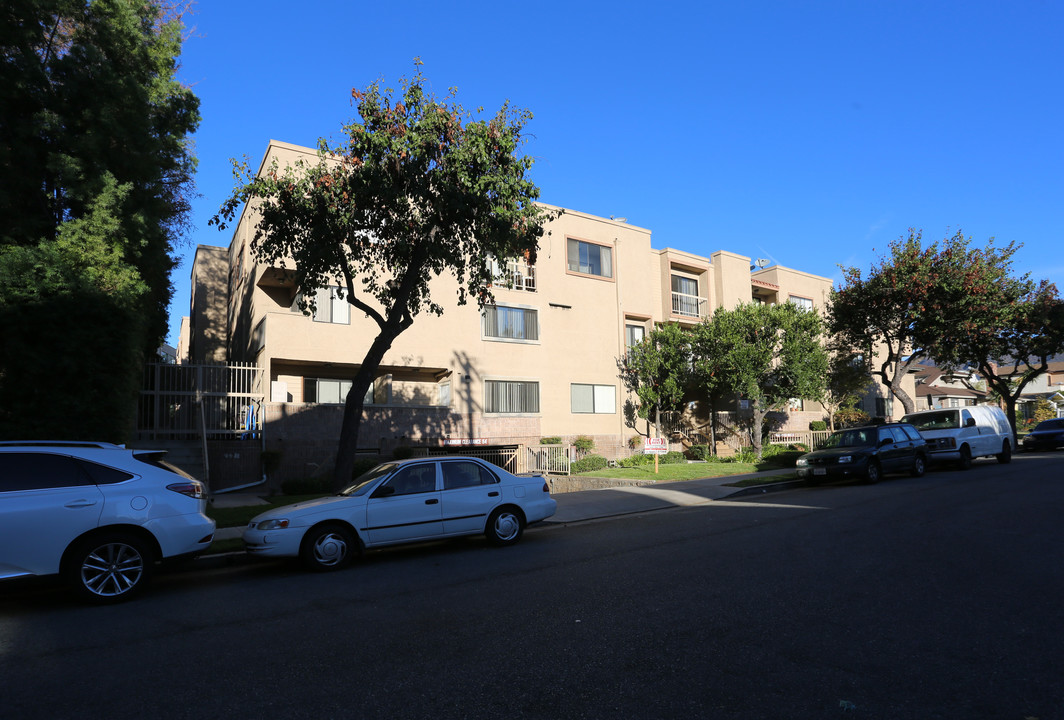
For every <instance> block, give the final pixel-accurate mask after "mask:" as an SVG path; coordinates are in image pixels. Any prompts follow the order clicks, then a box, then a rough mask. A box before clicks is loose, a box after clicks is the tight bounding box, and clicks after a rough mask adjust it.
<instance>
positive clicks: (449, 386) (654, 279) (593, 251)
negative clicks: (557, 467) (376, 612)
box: [189, 141, 831, 472]
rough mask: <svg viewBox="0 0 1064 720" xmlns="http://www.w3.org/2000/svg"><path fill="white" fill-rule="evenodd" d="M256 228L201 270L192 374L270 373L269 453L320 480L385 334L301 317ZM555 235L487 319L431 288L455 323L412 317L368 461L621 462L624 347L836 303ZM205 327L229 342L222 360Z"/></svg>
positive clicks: (738, 261)
mask: <svg viewBox="0 0 1064 720" xmlns="http://www.w3.org/2000/svg"><path fill="white" fill-rule="evenodd" d="M300 157H304V158H305V159H307V160H309V161H312V162H313V161H315V160H316V156H315V154H314V151H312V150H310V149H307V148H302V147H298V146H294V145H289V144H286V143H281V142H277V141H271V142H270V144H269V147H268V149H267V152H266V156H265V158H264V160H263V166H267V165H269V164H270V163H271V162H272V161H273V160H275V159H276V160H277V161H278V162H279V163H281V164H286V163H290V162H293V161H295V160H296V159H299V158H300ZM552 209H557V208H552ZM254 223H255V217H254V214H253V208H245V210H244V214H243V215H242V217H241V218H240V220H239V223H238V224H237V226H236V228H235V231H234V233H233V237H232V241H231V243H230V245H229V249H228V257H227V259H226V260H227V261H226V262H221V261H220V259H219V256H218V255H217V251H216V250H215V249H205V248H200V251H201V253H202V257H201V256H200V254H199V253H198V254H197V261H196V264H195V267H194V268H193V278H192V279H193V285H194V290H193V298H194V301H193V304H194V307H193V312H194V313H196V312H199V313H201V315H203V317H201V318H199V319H197V318H195V317H193V318H192V320H191V322H190V323H189V326H190V327H191V329H192V330H193V336H194V341H193V342H191V343H190V345H191V346H192V347H193V348H194V349H195V350H196V352H195V353H192V354H191V355H190V357H189V360H190V361H192V362H198V361H203V360H207V361H210V360H213V359H216V358H217V357H218V355H219V353H221V354H224V355H225V356H226V357H227V358H228V359H229V360H230V361H241V362H254V363H256V364H258V365H259V366H260V367H262V368H264V370H265V372H264V377H265V378H266V381H267V383H268V387H266V388H264V393H265V400H266V402H265V407H264V420H265V436H266V444H267V447H268V448H271V449H281V450H282V454H283V455H284V456H285V458H286V464H290V463H295V464H296V465H297V466H301V467H303V468H304V470H305V471H306V472H310V471H313V469H314V468H315V467H322V466H327V465H328V464H329V463H330V462H331V458H332V452H333V451H334V450H335V443H336V438H337V437H338V436H339V427H340V421H341V416H342V412H343V408H342V405H341V403H342V401H343V398H344V397H345V396H346V393H347V389H348V388H349V387H350V380H351V378H352V377H354V375H355V373H356V371H357V370H358V366H359V362H360V361H361V359H362V357H363V355H364V353H365V350H366V348H367V347H368V346H369V343H370V342H371V340H372V338H373V337H374V336H375V335H376V334H377V327H376V325H375V324H374V323H373V321H371V320H370V319H368V318H366V317H364V316H363V315H362V314H361V313H359V312H358V311H357V310H355V309H353V308H352V307H351V306H350V305H349V304H348V303H347V302H346V301H344V300H339V299H337V298H336V297H335V296H334V295H331V294H330V292H329V291H328V290H324V291H318V295H317V309H316V311H315V313H314V315H313V316H307V315H305V314H303V312H301V311H300V310H299V307H298V304H297V299H298V293H299V292H300V288H297V287H294V286H293V285H292V284H291V282H290V281H288V280H286V278H285V275H284V273H282V272H279V271H278V269H276V268H272V267H268V266H266V265H263V264H261V263H258V262H256V261H255V258H254V256H253V255H252V251H251V242H252V239H253V237H254ZM547 230H548V232H547V233H546V234H545V235H544V237H543V238H542V241H541V245H540V248H539V252H538V257H537V261H536V264H535V266H529V265H527V264H526V263H525V262H524V261H523V260H517V261H514V260H510V261H506V260H505V259H500V260H499V261H498V262H497V263H496V272H497V276H498V277H499V278H500V282H499V284H498V285H497V286H496V287H495V288H494V289H493V290H494V295H495V305H494V306H492V307H489V308H486V309H485V310H484V311H481V310H480V309H478V308H477V307H476V305H475V304H469V305H466V306H459V305H458V304H457V293H456V288H457V284H456V281H455V280H454V278H452V277H449V276H441V277H438V278H436V279H435V280H434V281H433V283H432V295H433V298H434V299H435V300H437V301H438V302H440V303H441V304H442V305H443V306H444V308H445V312H444V313H443V315H442V316H439V317H437V316H434V315H430V314H422V315H420V316H418V317H417V318H416V319H415V322H414V325H413V326H412V327H411V328H410V329H409V330H407V331H406V332H405V333H403V334H402V335H401V336H399V338H398V339H397V340H396V342H395V343H394V345H393V346H392V348H391V350H390V351H389V352H388V354H387V355H386V357H385V358H384V361H383V363H382V364H381V366H380V369H379V372H378V376H377V379H376V381H375V383H374V387H373V388H372V391H371V392H370V393H369V394H368V395H367V398H366V400H367V403H368V405H367V409H366V413H365V419H364V421H363V424H362V428H361V432H360V437H359V445H360V447H361V448H363V449H365V450H366V451H367V452H377V451H380V452H390V451H391V449H393V448H394V447H395V446H397V445H413V446H451V447H463V446H508V447H513V446H517V447H520V446H522V445H531V444H537V443H538V442H539V440H540V438H542V437H547V436H561V437H568V438H572V437H574V436H577V435H586V436H590V437H592V438H594V440H595V443H596V451H597V452H601V453H602V454H605V455H607V456H616V455H619V454H627V441H628V439H629V438H630V437H632V436H633V435H635V434H636V433H635V431H634V430H633V429H631V428H629V427H626V425H625V422H624V413H623V405H624V401H625V391H624V388H623V386H622V385H621V383H620V381H619V379H618V371H617V358H618V356H620V355H622V354H623V353H624V352H625V348H626V347H627V346H628V344H630V343H633V342H636V341H638V340H639V339H641V338H642V337H643V336H644V335H645V333H647V332H648V331H649V330H650V329H651V328H652V327H653V326H654V325H655V324H656V323H665V322H678V323H681V324H685V325H692V326H693V325H694V324H696V323H697V322H698V321H699V320H700V319H701V318H702V317H704V316H706V315H707V314H708V313H711V312H712V311H713V310H714V309H716V308H721V307H725V308H730V307H734V306H735V305H737V304H739V303H744V302H752V301H757V302H770V303H775V302H795V303H798V304H801V305H803V306H805V307H809V308H812V309H815V310H818V311H821V312H822V311H823V310H824V308H825V305H826V303H827V301H828V297H829V292H830V288H831V281H830V280H829V279H828V278H825V277H820V276H817V275H812V274H810V273H805V272H801V271H798V270H792V269H789V268H784V267H778V266H773V267H767V268H758V267H757V266H755V265H751V258H749V257H746V256H744V255H740V254H737V253H733V252H727V251H719V252H716V253H713V254H712V255H711V256H710V257H702V256H699V255H695V254H692V253H689V252H685V251H682V250H675V249H671V248H665V249H656V248H654V247H652V245H651V233H650V230H647V229H644V228H640V227H636V226H634V225H630V224H628V223H626V222H623V221H618V220H611V219H607V218H601V217H596V216H593V215H588V214H585V213H582V212H578V211H573V210H565V211H564V212H562V213H561V214H560V215H559V216H558V217H557V218H556V219H554V220H553V221H551V222H550V224H549V225H548V228H547ZM223 288H224V292H222V290H223ZM223 296H224V297H225V298H226V302H225V304H224V306H223V305H222V304H221V303H220V302H219V299H220V298H221V297H223ZM197 302H199V303H200V305H199V307H198V308H197V307H196V303H197ZM212 302H213V304H212ZM204 326H207V327H210V326H224V327H225V328H226V332H225V333H224V337H225V347H224V349H223V348H222V347H221V345H220V344H219V338H220V337H221V336H220V335H219V334H218V333H213V334H212V333H211V332H209V331H207V330H206V328H205V327H204ZM212 342H213V343H214V344H213V346H212V345H211V343H212ZM822 417H823V415H822V412H821V411H820V406H819V405H816V404H812V403H804V404H803V403H796V404H795V405H793V406H792V413H791V420H790V422H789V424H790V425H791V426H793V427H794V428H795V429H798V428H801V429H807V428H808V423H809V421H810V420H818V419H821V418H822Z"/></svg>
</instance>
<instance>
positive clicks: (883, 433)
mask: <svg viewBox="0 0 1064 720" xmlns="http://www.w3.org/2000/svg"><path fill="white" fill-rule="evenodd" d="M797 467H798V477H800V478H806V479H810V480H820V479H827V478H844V477H857V478H864V479H865V480H867V481H868V482H870V483H874V482H878V481H879V478H880V477H882V475H883V474H884V473H889V472H905V473H909V474H910V475H913V476H915V477H920V476H921V475H923V474H924V472H925V471H926V470H927V443H926V442H925V441H924V439H923V438H922V437H921V436H920V433H919V432H918V431H917V429H916V428H914V427H913V426H912V425H910V424H909V423H886V424H885V425H870V426H868V427H857V428H847V429H846V430H839V431H837V432H833V433H832V434H831V435H830V436H829V437H828V439H827V440H826V441H825V442H824V444H823V445H822V446H821V448H820V449H819V450H814V451H813V452H811V453H806V454H805V455H802V456H801V457H800V458H798V466H797Z"/></svg>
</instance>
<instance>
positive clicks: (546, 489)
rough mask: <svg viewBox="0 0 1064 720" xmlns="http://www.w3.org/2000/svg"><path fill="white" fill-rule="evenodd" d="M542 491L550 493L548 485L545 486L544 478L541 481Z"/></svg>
mask: <svg viewBox="0 0 1064 720" xmlns="http://www.w3.org/2000/svg"><path fill="white" fill-rule="evenodd" d="M543 492H545V493H547V494H548V495H549V494H550V487H548V486H547V481H546V480H544V481H543Z"/></svg>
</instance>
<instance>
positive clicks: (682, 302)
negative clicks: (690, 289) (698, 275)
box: [672, 292, 706, 319]
mask: <svg viewBox="0 0 1064 720" xmlns="http://www.w3.org/2000/svg"><path fill="white" fill-rule="evenodd" d="M672 314H673V315H675V316H678V317H685V318H698V319H700V318H704V317H705V316H706V299H705V298H701V297H698V296H697V295H688V294H686V293H678V292H674V293H673V294H672Z"/></svg>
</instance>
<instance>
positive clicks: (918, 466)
mask: <svg viewBox="0 0 1064 720" xmlns="http://www.w3.org/2000/svg"><path fill="white" fill-rule="evenodd" d="M926 472H927V459H926V458H925V457H924V456H923V455H917V456H916V457H915V458H913V469H912V476H913V477H923V476H924V473H926Z"/></svg>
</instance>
